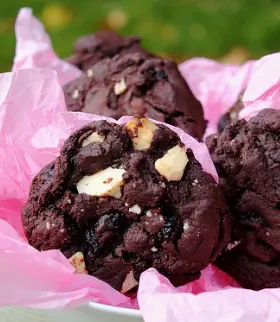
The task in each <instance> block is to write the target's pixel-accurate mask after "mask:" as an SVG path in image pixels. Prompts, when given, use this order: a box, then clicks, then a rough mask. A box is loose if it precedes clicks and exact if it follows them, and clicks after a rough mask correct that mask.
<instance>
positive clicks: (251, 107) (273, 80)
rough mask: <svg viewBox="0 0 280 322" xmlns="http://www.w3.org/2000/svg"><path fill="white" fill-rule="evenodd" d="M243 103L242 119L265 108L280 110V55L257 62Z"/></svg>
mask: <svg viewBox="0 0 280 322" xmlns="http://www.w3.org/2000/svg"><path fill="white" fill-rule="evenodd" d="M242 101H243V103H244V106H245V108H244V109H243V110H242V111H241V112H240V114H239V116H240V118H245V119H248V118H250V117H252V116H255V115H256V114H258V112H259V111H260V110H262V109H264V108H274V109H280V53H275V54H271V55H268V56H264V57H263V58H261V59H260V60H258V61H257V62H256V64H255V67H254V71H253V73H252V75H251V78H250V80H249V82H248V85H247V89H246V91H245V93H244V95H243V99H242Z"/></svg>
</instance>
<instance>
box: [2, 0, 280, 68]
mask: <svg viewBox="0 0 280 322" xmlns="http://www.w3.org/2000/svg"><path fill="white" fill-rule="evenodd" d="M22 4H24V5H25V6H30V7H32V8H33V9H34V13H35V14H36V15H37V16H38V17H39V18H40V19H42V21H43V22H44V24H45V26H46V28H47V30H48V32H49V33H50V35H51V38H52V40H53V44H54V47H55V49H56V51H57V53H58V54H59V55H60V56H62V57H65V56H67V55H69V54H70V52H71V46H72V42H73V41H74V40H75V38H77V37H78V36H80V35H83V34H87V33H92V32H95V31H96V30H98V29H101V28H102V29H113V30H117V31H118V32H120V33H122V34H127V35H129V34H138V35H140V36H142V37H143V44H144V46H145V47H147V48H148V49H150V50H152V51H154V52H156V53H160V54H162V55H164V56H169V57H173V58H175V59H176V60H178V61H180V60H183V59H186V58H189V57H192V56H208V57H212V58H215V59H220V58H221V59H223V58H224V59H227V60H228V59H230V60H233V61H243V60H246V59H248V58H255V57H259V56H261V55H264V54H266V53H269V52H274V51H278V50H279V47H280V40H279V39H280V37H279V36H280V3H279V1H278V0H254V1H252V0H234V1H232V0H172V1H171V0H141V1H132V0H110V1H106V0H84V1H76V0H60V1H59V0H58V1H48V0H26V1H22V0H13V1H9V2H5V1H2V2H1V3H0V42H1V51H0V70H1V71H6V70H9V68H10V66H11V63H12V58H13V55H14V45H15V40H14V32H13V24H14V19H15V17H16V14H17V12H18V10H19V8H20V7H21V6H22Z"/></svg>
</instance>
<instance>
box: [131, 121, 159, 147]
mask: <svg viewBox="0 0 280 322" xmlns="http://www.w3.org/2000/svg"><path fill="white" fill-rule="evenodd" d="M125 128H126V130H127V131H128V134H129V136H130V138H131V140H132V142H133V146H134V148H135V149H136V150H146V149H149V147H150V146H151V143H152V140H153V136H154V132H155V131H156V130H157V129H158V127H157V126H156V125H155V124H154V123H153V122H151V121H150V120H148V119H146V118H144V117H143V118H140V117H139V118H134V119H132V120H131V121H129V122H128V123H127V124H126V126H125Z"/></svg>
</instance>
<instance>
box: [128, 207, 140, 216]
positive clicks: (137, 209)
mask: <svg viewBox="0 0 280 322" xmlns="http://www.w3.org/2000/svg"><path fill="white" fill-rule="evenodd" d="M128 211H130V212H134V213H135V214H137V215H140V214H141V211H142V210H141V208H140V207H139V206H138V205H134V206H132V207H131V208H129V209H128Z"/></svg>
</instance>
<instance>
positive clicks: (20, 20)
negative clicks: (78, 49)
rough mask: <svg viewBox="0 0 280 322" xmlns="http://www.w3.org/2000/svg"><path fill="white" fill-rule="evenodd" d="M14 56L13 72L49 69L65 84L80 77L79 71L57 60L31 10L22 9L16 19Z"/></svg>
mask: <svg viewBox="0 0 280 322" xmlns="http://www.w3.org/2000/svg"><path fill="white" fill-rule="evenodd" d="M15 34H16V55H15V58H14V64H13V71H16V70H19V69H24V68H50V69H54V70H56V71H57V73H58V76H59V81H60V83H61V84H62V85H63V84H66V83H68V82H70V81H71V80H73V79H75V78H77V77H79V76H80V74H81V71H80V70H79V69H77V68H76V67H74V66H72V65H71V64H69V63H67V62H66V61H64V60H62V59H60V58H58V57H57V56H56V54H55V52H54V50H53V48H52V44H51V40H50V37H49V36H48V34H47V33H46V32H45V30H44V27H43V25H42V24H41V22H40V21H39V20H38V19H36V18H35V17H34V16H33V15H32V10H31V9H29V8H22V9H21V10H20V11H19V14H18V16H17V19H16V24H15Z"/></svg>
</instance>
